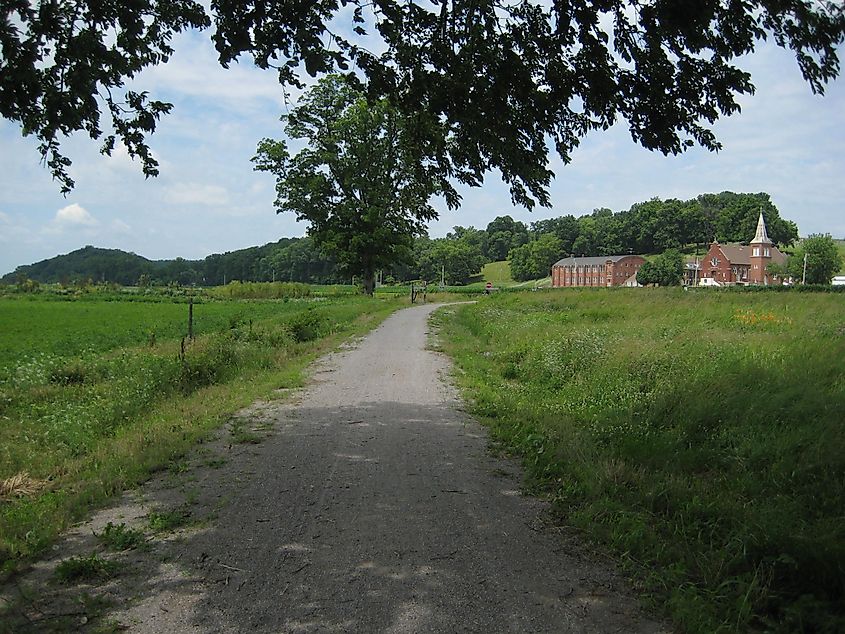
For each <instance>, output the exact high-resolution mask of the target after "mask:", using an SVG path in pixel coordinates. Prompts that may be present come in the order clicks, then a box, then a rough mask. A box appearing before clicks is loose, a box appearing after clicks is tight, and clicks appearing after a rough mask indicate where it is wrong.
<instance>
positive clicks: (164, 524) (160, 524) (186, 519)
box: [147, 508, 191, 533]
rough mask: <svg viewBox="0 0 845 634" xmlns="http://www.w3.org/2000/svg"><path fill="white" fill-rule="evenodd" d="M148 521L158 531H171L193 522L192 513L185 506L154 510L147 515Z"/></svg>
mask: <svg viewBox="0 0 845 634" xmlns="http://www.w3.org/2000/svg"><path fill="white" fill-rule="evenodd" d="M147 523H148V524H149V526H150V529H151V530H153V531H154V532H156V533H169V532H171V531H175V530H176V529H177V528H183V527H185V526H188V525H189V524H190V523H191V513H190V511H188V510H187V509H184V508H180V509H173V510H170V511H153V512H151V513H150V514H149V515H148V516H147Z"/></svg>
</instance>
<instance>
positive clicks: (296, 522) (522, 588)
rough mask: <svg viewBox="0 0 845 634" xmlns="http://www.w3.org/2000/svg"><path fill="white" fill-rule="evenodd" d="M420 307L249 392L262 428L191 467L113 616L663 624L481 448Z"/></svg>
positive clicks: (252, 623) (170, 622)
mask: <svg viewBox="0 0 845 634" xmlns="http://www.w3.org/2000/svg"><path fill="white" fill-rule="evenodd" d="M435 308H436V306H434V305H423V306H418V307H412V308H409V309H406V310H402V311H400V312H398V313H396V314H395V315H393V316H392V317H390V318H389V319H387V320H386V321H385V322H384V323H383V324H382V325H381V326H380V327H379V328H377V329H376V330H375V331H373V332H372V333H371V334H370V335H369V336H367V337H366V338H364V339H363V340H362V341H360V342H359V344H358V345H357V346H355V347H353V348H351V349H347V350H343V351H341V352H338V353H335V354H332V355H329V356H328V357H326V358H324V359H323V360H321V361H320V362H319V363H318V365H317V367H316V370H315V373H314V376H313V380H312V382H311V384H310V385H309V387H307V388H306V389H304V390H303V391H302V392H301V393H300V394H299V395H298V396H297V397H296V398H294V399H293V400H292V401H290V402H287V403H281V404H275V405H274V404H270V405H268V406H266V407H264V408H263V409H262V411H261V415H262V416H263V417H264V419H265V420H270V421H271V422H272V427H273V432H272V433H271V434H270V436H269V437H268V438H267V439H266V440H265V441H264V442H263V443H261V444H258V445H247V446H236V447H235V449H234V450H233V451H234V452H235V453H233V454H232V457H231V458H230V460H229V462H228V464H227V465H225V466H223V467H222V468H219V469H206V470H205V471H204V472H197V473H200V475H195V476H194V481H193V483H192V485H191V486H193V487H194V488H195V489H194V490H195V492H194V497H195V498H197V499H196V500H194V502H193V503H194V504H198V505H199V506H200V507H203V506H204V507H206V508H208V509H213V510H214V512H213V514H212V518H211V519H210V520H209V521H208V522H207V523H206V524H204V525H201V526H200V527H199V528H198V529H196V530H193V531H187V532H186V533H185V534H183V535H181V536H179V537H178V539H175V540H173V541H171V542H169V543H167V544H165V545H164V546H158V547H157V548H158V549H159V550H157V551H155V552H157V553H159V554H158V555H157V556H159V557H160V560H165V559H166V560H167V563H157V564H156V566H155V567H154V568H153V569H150V570H149V572H148V573H144V574H141V573H137V574H136V576H135V580H134V581H133V582H131V584H130V586H131V587H129V588H128V589H127V588H124V589H123V590H115V591H114V592H115V596H119V597H120V601H121V602H122V603H123V605H124V607H122V608H121V609H119V610H117V611H115V612H113V614H112V617H113V618H114V619H115V621H116V622H118V623H120V624H121V625H123V626H125V627H127V629H128V631H130V632H139V633H148V632H168V633H169V632H261V633H264V632H267V633H269V632H274V633H275V632H280V633H281V632H285V633H286V632H392V633H416V632H519V633H523V632H561V633H564V632H578V633H581V632H584V633H586V632H596V633H609V632H626V633H627V632H643V633H645V632H649V633H650V632H665V631H668V630H667V629H666V627H665V626H664V625H661V624H659V623H655V622H653V621H651V620H648V619H647V618H645V617H644V616H643V615H642V614H641V613H640V612H639V609H638V607H637V601H636V600H635V599H634V598H632V596H631V594H630V591H628V590H626V589H625V583H624V582H623V581H622V579H621V577H619V576H618V574H617V573H615V572H614V571H613V569H612V565H610V564H609V563H607V562H606V561H604V560H601V561H596V560H595V559H597V557H594V556H592V557H591V556H590V555H589V552H590V551H589V550H588V549H586V548H583V547H581V546H579V544H578V542H577V539H575V538H572V537H571V536H570V537H566V536H565V535H564V533H562V532H560V531H556V530H554V529H551V528H548V527H546V523H545V522H544V521H543V513H544V510H545V506H544V504H543V503H541V502H539V501H537V500H534V499H530V498H526V497H523V496H522V495H521V494H520V493H519V492H518V488H519V479H520V477H519V472H518V468H517V467H516V466H515V465H514V463H513V462H511V461H507V460H503V459H500V458H497V457H494V456H492V455H491V453H490V452H489V451H488V447H487V443H488V441H487V436H486V433H485V431H484V430H483V428H482V427H481V426H479V425H478V424H477V423H475V422H473V421H472V420H471V419H470V418H469V417H468V416H467V415H466V414H464V413H462V412H461V411H460V409H459V401H458V397H457V394H456V392H455V391H454V389H453V388H452V387H451V386H450V385H449V383H448V380H447V378H448V372H449V369H450V367H449V363H448V360H447V359H446V358H445V357H444V356H443V355H441V354H438V353H436V352H433V351H430V350H427V349H426V346H427V336H428V332H427V328H428V326H427V320H428V317H429V315H430V314H431V312H432V311H433V310H435ZM237 452H239V453H237ZM148 495H149V494H148ZM130 506H131V505H130ZM143 512H145V511H144V510H143V509H140V510H137V512H136V515H141V514H142V513H143ZM129 516H131V512H129V511H126V510H124V511H123V515H122V517H129ZM130 519H131V518H130ZM83 532H84V531H83ZM88 532H90V530H89V531H88ZM162 548H164V551H162V550H161V549H162ZM162 552H163V553H164V554H162ZM160 560H159V561H160ZM125 583H126V582H124V584H125ZM127 594H128V595H129V596H127ZM121 595H122V596H121Z"/></svg>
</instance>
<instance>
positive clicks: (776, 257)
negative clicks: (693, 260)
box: [699, 211, 786, 284]
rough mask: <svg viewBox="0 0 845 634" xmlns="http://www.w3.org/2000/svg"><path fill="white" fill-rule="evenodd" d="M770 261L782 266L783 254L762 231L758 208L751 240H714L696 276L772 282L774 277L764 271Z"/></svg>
mask: <svg viewBox="0 0 845 634" xmlns="http://www.w3.org/2000/svg"><path fill="white" fill-rule="evenodd" d="M772 262H774V263H775V264H781V265H782V264H784V263H785V262H786V255H784V254H783V253H781V252H780V251H779V250H778V248H777V247H776V246H774V245H773V244H772V241H771V240H770V239H769V236H768V235H767V234H766V222H765V221H764V220H763V212H762V211H761V212H760V218H759V220H758V221H757V231H756V233H755V234H754V239H753V240H752V241H751V242H750V243H749V244H748V245H744V244H719V243H718V242H714V243H713V244H711V245H710V249H709V250H708V251H707V255H705V256H704V258H703V259H702V261H701V264H700V267H701V268H700V271H699V275H700V279H701V280H712V281H714V282H717V283H718V284H772V283H775V279H774V278H773V276H772V275H771V274H769V273H768V272H767V271H766V267H767V266H768V265H769V264H771V263H772ZM703 283H704V284H707V283H708V282H703Z"/></svg>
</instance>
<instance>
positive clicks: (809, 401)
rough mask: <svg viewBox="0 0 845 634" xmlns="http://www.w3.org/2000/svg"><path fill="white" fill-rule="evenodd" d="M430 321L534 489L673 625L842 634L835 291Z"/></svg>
mask: <svg viewBox="0 0 845 634" xmlns="http://www.w3.org/2000/svg"><path fill="white" fill-rule="evenodd" d="M438 320H439V323H440V331H441V333H442V336H443V337H444V338H445V343H444V347H445V349H446V351H447V352H449V353H450V354H451V355H453V356H454V357H455V359H456V361H457V364H458V366H459V367H460V369H461V372H460V373H459V374H458V375H457V376H458V380H459V383H460V384H461V387H462V389H463V390H464V393H465V395H466V397H467V399H468V401H469V402H470V403H471V407H472V412H473V413H474V414H475V415H476V416H477V417H478V418H479V419H480V420H482V421H483V422H485V423H486V424H487V425H489V426H490V429H491V433H492V434H493V436H494V438H495V439H496V441H497V442H498V443H500V444H501V445H502V446H503V447H505V448H507V449H509V450H510V451H513V452H514V453H516V454H518V455H520V456H521V457H522V459H523V461H524V464H525V465H526V467H527V472H528V474H529V481H528V486H529V488H531V489H533V490H534V491H536V492H538V493H542V494H543V495H547V496H548V497H549V499H550V500H551V501H552V502H553V506H554V509H555V510H556V512H557V513H558V514H559V516H560V519H561V521H562V522H565V523H569V524H571V525H574V526H576V527H578V528H580V529H581V530H583V533H584V535H585V536H587V537H589V538H592V539H595V540H598V541H600V542H602V543H603V544H605V545H606V546H607V547H608V548H609V549H611V550H612V551H613V552H615V553H616V554H617V556H618V557H619V558H620V560H621V561H622V563H623V564H624V566H625V568H626V570H627V571H628V573H629V574H630V575H631V576H632V577H633V578H634V579H636V580H637V583H638V587H639V590H640V591H641V592H642V594H643V595H644V596H645V597H646V598H647V599H648V600H650V601H653V602H654V603H656V604H658V605H661V606H663V609H665V611H666V612H667V613H668V614H669V615H671V617H672V618H673V619H674V621H675V623H676V624H677V626H678V628H679V629H680V630H681V631H685V632H701V633H705V632H706V633H710V632H747V631H757V630H760V631H776V632H802V631H803V632H836V631H845V611H843V606H845V573H843V571H845V518H843V509H845V430H843V426H842V412H843V411H845V364H843V362H842V359H844V358H845V338H844V337H843V334H842V333H843V328H845V304H843V297H842V296H841V295H833V294H823V293H801V294H797V293H714V292H710V293H708V292H683V291H681V290H680V289H677V290H676V289H620V290H605V289H598V290H594V289H581V290H576V289H567V290H560V291H550V292H549V291H546V292H538V293H519V294H515V293H506V294H501V295H495V296H493V297H491V298H489V299H485V300H484V301H481V302H479V303H478V304H475V305H468V306H464V307H460V308H449V309H446V310H445V311H444V312H443V313H441V314H440V316H439V317H438Z"/></svg>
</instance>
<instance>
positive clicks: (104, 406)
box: [0, 296, 407, 571]
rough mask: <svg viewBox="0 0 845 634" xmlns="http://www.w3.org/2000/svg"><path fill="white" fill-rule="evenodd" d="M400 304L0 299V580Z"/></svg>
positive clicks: (290, 384) (310, 300)
mask: <svg viewBox="0 0 845 634" xmlns="http://www.w3.org/2000/svg"><path fill="white" fill-rule="evenodd" d="M406 303H407V300H406V299H405V298H404V297H402V298H395V299H394V298H385V299H371V298H364V297H361V296H357V297H343V298H340V297H339V298H335V299H326V298H320V299H317V300H315V299H314V298H304V299H292V300H289V301H249V302H243V301H234V300H229V301H217V302H207V303H203V304H199V305H195V306H194V317H195V333H197V337H196V339H195V340H194V341H189V342H187V345H186V347H185V348H184V350H183V349H182V348H181V346H180V340H181V338H182V337H183V335H184V334H185V332H186V330H187V311H188V307H187V305H186V304H184V303H180V304H174V303H169V302H161V301H156V302H149V303H145V302H120V301H96V300H93V299H90V298H89V299H86V300H85V301H42V300H28V299H15V298H2V299H0V333H2V334H1V335H0V422H2V424H1V425H0V571H2V570H7V571H8V570H11V569H13V568H14V567H15V566H16V565H17V563H18V562H19V561H20V560H21V559H24V558H26V557H28V556H31V555H33V554H36V553H38V552H39V551H41V550H43V549H44V548H45V547H46V546H47V545H49V544H50V542H51V540H52V539H53V538H54V537H55V536H56V535H57V534H58V533H59V532H60V531H61V530H62V529H63V528H64V527H65V526H67V525H68V524H69V523H70V522H72V521H74V520H75V519H78V518H80V517H82V516H84V515H85V513H87V512H88V511H89V510H90V508H91V507H92V506H94V505H96V504H99V503H101V502H102V501H103V500H105V499H106V498H108V496H110V495H112V494H114V493H117V492H119V491H121V490H123V489H124V488H125V487H127V486H131V485H133V484H135V483H137V482H140V481H143V480H144V479H145V478H147V477H148V475H149V474H150V473H151V472H152V471H155V470H157V469H161V468H163V467H165V466H167V465H168V464H169V463H170V462H171V461H173V460H175V459H176V458H178V457H179V456H180V455H182V454H183V453H184V452H185V451H186V450H187V449H188V448H190V447H191V446H192V445H193V444H194V443H196V442H197V441H198V440H201V439H202V438H203V437H205V436H206V435H207V434H208V433H209V432H210V430H212V429H214V428H215V427H217V426H219V425H220V424H221V423H222V422H224V421H225V420H227V419H228V417H229V416H230V415H231V414H232V413H233V412H235V411H237V410H238V409H240V408H242V407H244V406H246V405H248V404H249V403H251V402H252V401H253V400H255V399H256V398H258V397H260V396H267V395H268V394H270V393H272V392H273V390H274V389H276V388H280V387H293V386H296V385H298V384H299V383H300V382H301V380H302V375H301V370H302V369H303V368H304V366H305V365H306V364H307V363H308V362H309V361H310V360H311V359H313V358H314V357H315V355H317V354H320V353H321V352H323V351H325V350H327V349H328V348H330V347H331V346H333V345H336V344H337V343H338V342H339V341H340V340H341V339H342V338H344V337H346V336H348V335H350V334H353V333H360V332H364V331H366V330H369V329H370V328H372V327H373V326H374V325H376V324H377V323H378V322H379V321H380V320H381V319H383V318H384V317H386V316H387V315H388V314H390V313H391V312H393V311H394V310H396V309H397V308H400V307H401V306H403V305H405V304H406ZM152 332H155V338H153V337H152V336H151V333H152Z"/></svg>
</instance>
